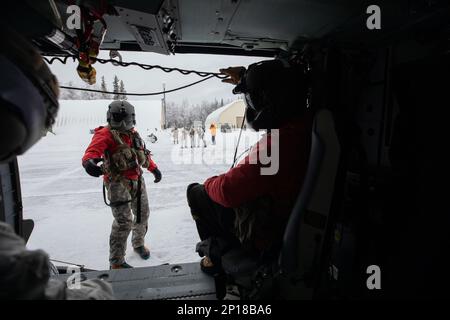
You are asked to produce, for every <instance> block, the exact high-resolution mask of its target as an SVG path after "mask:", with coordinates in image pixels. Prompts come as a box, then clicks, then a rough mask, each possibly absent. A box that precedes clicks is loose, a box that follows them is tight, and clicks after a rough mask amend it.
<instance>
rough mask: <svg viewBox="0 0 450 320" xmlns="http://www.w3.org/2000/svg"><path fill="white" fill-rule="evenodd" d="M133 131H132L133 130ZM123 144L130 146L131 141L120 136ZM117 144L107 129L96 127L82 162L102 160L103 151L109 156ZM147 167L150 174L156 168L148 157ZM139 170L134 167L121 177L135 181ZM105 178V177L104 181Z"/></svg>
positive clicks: (127, 137) (126, 136)
mask: <svg viewBox="0 0 450 320" xmlns="http://www.w3.org/2000/svg"><path fill="white" fill-rule="evenodd" d="M133 131H134V129H133ZM120 137H121V138H122V140H123V142H124V143H126V144H128V145H129V146H131V142H132V141H131V139H130V137H129V136H128V135H126V134H121V135H120ZM118 146H119V144H118V143H117V142H116V141H115V140H114V138H113V136H112V133H111V131H109V128H108V127H98V128H96V129H95V132H94V136H93V137H92V141H91V143H90V144H89V146H88V147H87V149H86V151H85V153H84V156H83V158H82V162H84V161H86V160H89V159H94V158H103V157H104V154H105V151H107V150H108V151H109V152H110V153H111V154H112V153H114V152H115V151H116V149H117V147H118ZM149 163H150V165H149V167H148V170H149V171H150V172H152V171H153V170H155V169H156V168H157V166H156V164H155V162H153V160H152V159H151V158H150V156H149ZM139 171H140V168H138V167H136V168H133V169H129V170H127V171H125V172H124V173H123V176H124V177H125V178H127V179H131V180H137V179H138V177H139ZM106 178H107V177H105V179H106Z"/></svg>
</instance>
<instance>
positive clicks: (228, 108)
mask: <svg viewBox="0 0 450 320" xmlns="http://www.w3.org/2000/svg"><path fill="white" fill-rule="evenodd" d="M244 113H245V103H244V101H243V100H236V101H233V102H231V103H229V104H227V105H225V106H223V107H220V108H219V109H217V110H215V111H213V112H211V113H210V114H209V116H208V117H207V118H206V120H205V128H209V126H210V125H211V123H214V124H215V125H216V127H217V129H220V127H221V126H223V125H225V124H228V125H229V126H230V128H240V127H241V125H242V120H243V119H244Z"/></svg>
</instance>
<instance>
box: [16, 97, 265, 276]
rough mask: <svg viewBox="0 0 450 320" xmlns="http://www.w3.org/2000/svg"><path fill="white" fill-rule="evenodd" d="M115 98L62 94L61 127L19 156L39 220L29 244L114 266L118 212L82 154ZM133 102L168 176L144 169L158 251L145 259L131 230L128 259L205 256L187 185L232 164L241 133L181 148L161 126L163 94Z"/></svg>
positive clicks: (95, 265) (251, 136) (152, 241)
mask: <svg viewBox="0 0 450 320" xmlns="http://www.w3.org/2000/svg"><path fill="white" fill-rule="evenodd" d="M109 102H110V101H102V100H94V101H61V110H60V112H59V115H58V120H57V123H56V126H55V128H54V133H55V134H54V135H53V134H48V135H47V136H46V137H44V138H43V139H42V140H41V141H40V142H39V143H37V144H36V145H35V146H34V147H33V148H32V149H31V150H29V151H28V152H27V153H26V154H25V155H23V156H21V157H20V158H19V165H20V174H21V182H22V196H23V206H24V218H31V219H33V220H34V221H35V229H34V231H33V233H32V235H31V238H30V240H29V242H28V247H29V248H30V249H37V248H39V249H44V250H45V251H46V252H47V253H49V255H50V258H51V259H56V260H63V261H68V262H72V263H76V264H82V265H85V266H86V267H87V268H92V269H107V268H108V267H109V264H108V254H109V233H110V229H111V224H112V221H113V218H112V214H111V211H110V208H109V207H107V206H106V205H105V204H104V202H103V196H102V180H101V178H93V177H91V176H89V175H87V174H86V173H85V171H84V169H83V167H82V166H81V157H82V156H83V154H84V151H85V149H86V147H87V145H88V144H89V142H90V140H91V138H92V135H91V134H90V132H89V129H92V128H95V127H97V126H99V125H104V124H105V122H106V109H107V105H108V104H109ZM130 102H132V103H133V104H134V105H135V106H136V117H137V126H136V128H137V130H138V131H139V132H140V133H141V136H142V137H144V136H147V135H148V134H149V133H154V134H156V136H157V137H158V141H157V142H156V143H154V144H153V143H150V142H149V141H146V143H147V147H148V149H150V150H151V151H152V153H153V159H154V160H155V162H156V163H157V165H158V167H159V168H160V170H161V172H162V174H163V179H162V181H161V182H160V183H158V184H154V183H153V175H152V174H151V173H150V172H145V173H144V178H145V180H146V185H147V192H148V197H149V201H150V220H149V231H148V233H147V236H146V242H147V245H148V246H149V247H150V249H151V258H150V259H149V260H147V261H143V260H141V259H140V258H139V257H138V256H137V255H136V254H135V253H134V252H133V250H132V248H131V240H130V238H131V237H130V238H129V239H128V250H127V257H126V260H127V262H128V263H130V264H131V265H133V266H137V267H139V266H153V265H160V264H164V263H185V262H193V261H198V260H199V257H198V255H197V254H196V253H195V244H196V243H197V242H198V241H199V238H198V235H197V232H196V228H195V224H194V222H193V221H192V218H191V216H190V212H189V208H188V205H187V201H186V187H187V185H188V184H190V183H192V182H200V183H202V182H203V181H204V180H205V179H206V178H208V177H210V176H213V175H217V174H220V173H223V172H224V171H226V170H227V169H228V168H229V167H230V165H231V162H232V158H233V155H234V146H235V142H236V141H237V136H238V134H239V132H238V131H234V132H232V133H226V134H221V133H220V132H218V135H217V145H215V146H211V145H210V140H211V139H210V136H209V132H207V135H206V139H207V143H208V146H207V148H192V149H191V148H187V149H181V148H180V145H173V142H172V137H171V133H170V130H165V131H161V130H160V118H161V106H160V105H161V103H160V101H142V100H141V101H130ZM155 128H156V129H157V131H156V130H155ZM207 131H208V130H207ZM257 139H258V134H257V133H255V132H251V131H247V132H244V134H243V137H242V142H241V144H240V151H239V153H240V152H242V151H244V150H245V149H247V148H248V147H249V146H250V145H251V144H253V143H254V142H256V140H257ZM180 142H181V139H180ZM188 145H189V144H188Z"/></svg>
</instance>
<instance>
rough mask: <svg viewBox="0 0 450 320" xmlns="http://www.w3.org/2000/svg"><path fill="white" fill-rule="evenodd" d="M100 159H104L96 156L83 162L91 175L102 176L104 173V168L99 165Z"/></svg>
mask: <svg viewBox="0 0 450 320" xmlns="http://www.w3.org/2000/svg"><path fill="white" fill-rule="evenodd" d="M100 161H103V159H102V158H94V159H89V160H86V161H84V162H83V167H84V169H85V170H86V172H87V173H88V174H89V175H90V176H93V177H100V176H101V175H102V174H103V171H102V168H101V167H100V166H99V165H97V163H99V162H100Z"/></svg>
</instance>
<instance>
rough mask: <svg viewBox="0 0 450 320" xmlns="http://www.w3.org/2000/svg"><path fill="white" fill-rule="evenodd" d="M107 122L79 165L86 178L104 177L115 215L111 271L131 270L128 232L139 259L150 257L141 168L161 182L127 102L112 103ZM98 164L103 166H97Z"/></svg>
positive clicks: (111, 242) (112, 234) (147, 209)
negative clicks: (128, 252) (84, 171)
mask: <svg viewBox="0 0 450 320" xmlns="http://www.w3.org/2000/svg"><path fill="white" fill-rule="evenodd" d="M107 120H108V126H106V127H99V128H97V129H95V132H94V137H93V138H92V141H91V143H90V145H89V146H88V148H87V149H86V152H85V154H84V156H83V159H82V164H83V167H84V168H85V170H86V172H87V173H88V174H89V175H91V176H94V177H99V176H101V175H103V176H104V188H106V190H107V191H108V199H109V206H110V207H111V209H112V213H113V216H114V222H113V225H112V229H111V235H110V256H109V261H110V268H111V269H121V268H131V266H130V265H129V264H127V263H126V262H125V251H126V247H127V239H128V235H129V234H130V232H131V230H133V234H132V239H131V241H132V245H133V248H134V250H135V251H136V252H137V253H138V254H139V255H140V257H141V258H142V259H148V258H149V257H150V250H149V249H148V248H147V247H146V246H145V245H144V240H145V234H146V233H147V226H148V218H149V213H150V209H149V205H148V198H147V191H146V188H145V181H144V177H143V175H142V169H141V167H142V168H145V169H148V170H149V171H150V172H151V173H153V175H154V176H155V180H154V182H155V183H157V182H159V181H160V180H161V172H160V171H159V169H158V167H157V166H156V164H155V163H154V162H153V160H152V159H151V156H150V151H148V150H147V149H146V148H145V144H144V141H143V140H142V139H141V137H140V136H139V133H138V132H137V131H136V130H135V129H134V125H135V124H136V120H135V112H134V107H133V106H132V105H131V104H130V103H129V102H127V101H114V102H112V103H111V104H110V105H109V107H108V112H107ZM101 161H103V164H102V165H101V166H99V165H98V163H99V162H101ZM105 202H106V199H105ZM133 215H134V216H135V219H134V221H133Z"/></svg>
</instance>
